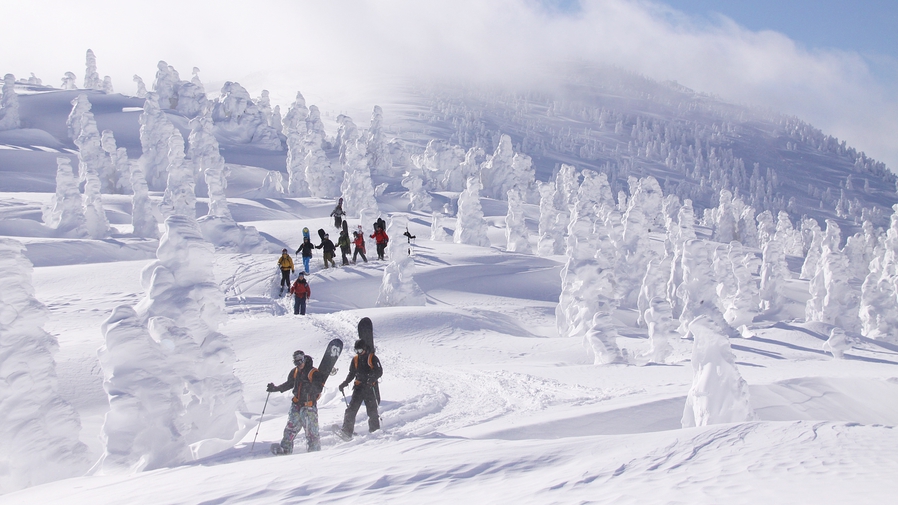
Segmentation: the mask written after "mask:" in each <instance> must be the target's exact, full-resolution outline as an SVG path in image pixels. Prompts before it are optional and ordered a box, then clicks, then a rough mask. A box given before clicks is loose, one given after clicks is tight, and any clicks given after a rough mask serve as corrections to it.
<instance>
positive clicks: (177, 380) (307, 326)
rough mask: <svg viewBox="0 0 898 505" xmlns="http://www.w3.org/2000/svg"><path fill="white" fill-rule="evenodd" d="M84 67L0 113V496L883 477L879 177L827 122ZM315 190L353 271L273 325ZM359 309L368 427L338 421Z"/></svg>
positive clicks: (292, 493)
mask: <svg viewBox="0 0 898 505" xmlns="http://www.w3.org/2000/svg"><path fill="white" fill-rule="evenodd" d="M92 55H93V53H92V52H89V53H88V61H87V63H88V65H87V66H88V72H87V75H86V78H85V80H84V82H81V81H80V79H79V80H78V82H75V81H74V80H70V81H67V82H66V83H64V86H63V87H65V88H67V89H58V88H53V87H49V86H45V85H43V84H41V83H40V82H37V81H36V80H35V79H34V78H33V79H32V81H31V82H27V81H18V82H16V81H15V78H14V77H12V76H7V78H6V80H5V85H4V87H3V91H2V99H0V105H2V108H0V126H2V131H0V272H2V274H3V275H2V278H3V289H2V290H0V378H2V382H0V383H2V384H4V387H2V388H0V493H3V497H2V501H3V502H4V503H45V502H50V501H59V500H69V501H74V502H76V503H82V502H90V503H212V502H214V503H237V502H239V503H244V502H247V503H296V502H305V501H309V502H312V503H318V502H341V503H343V502H347V503H348V502H357V501H359V500H367V501H371V502H373V503H421V502H436V503H442V502H455V501H458V500H468V501H471V500H474V501H476V502H477V503H481V502H482V503H572V502H595V503H631V502H632V503H672V502H680V503H722V502H726V503H758V502H762V501H764V502H769V503H796V502H799V503H843V502H848V501H849V500H851V501H855V502H860V503H889V502H891V500H892V498H890V497H892V496H894V495H895V493H896V492H898V486H896V484H895V483H894V479H893V478H892V476H893V475H894V474H895V472H896V471H898V434H896V432H895V429H894V426H895V425H896V423H898V402H896V401H894V399H895V398H898V259H896V258H898V215H893V210H892V205H894V204H896V203H898V195H896V178H895V176H894V175H893V174H892V173H891V172H890V171H889V170H888V169H887V168H886V167H885V166H884V165H883V164H881V163H878V162H876V161H875V160H872V159H869V158H867V157H866V156H865V155H864V154H863V153H858V152H856V151H855V150H854V149H852V148H851V147H850V146H849V145H848V144H847V143H846V142H843V141H841V140H837V139H834V138H832V137H829V136H827V135H825V134H824V133H823V132H820V131H819V130H816V129H814V128H813V127H812V126H810V125H808V124H806V123H803V122H802V121H801V120H800V119H797V118H788V117H783V116H780V115H778V114H776V113H774V112H770V111H760V110H756V109H751V108H747V107H743V106H738V105H732V104H726V103H723V102H722V101H721V100H719V99H717V98H715V97H711V96H707V95H703V94H702V93H699V92H695V91H692V90H689V89H686V88H684V87H682V86H679V85H677V84H676V83H657V82H653V81H650V80H647V79H644V78H642V77H639V76H633V75H629V74H625V73H623V72H620V71H616V70H596V69H576V70H570V74H569V75H570V77H569V78H568V79H567V82H568V84H567V85H566V86H565V87H562V88H558V87H549V86H546V87H544V88H542V89H532V90H528V91H523V90H510V89H486V88H472V87H467V86H466V85H464V84H463V83H457V84H445V83H443V84H435V83H429V84H426V85H425V84H416V85H411V86H408V87H405V88H401V89H397V92H396V96H395V98H394V100H392V101H391V102H390V103H380V104H374V103H372V104H370V109H369V110H371V111H372V112H371V116H370V117H368V116H367V115H366V116H359V115H358V114H355V117H354V118H353V117H349V116H348V115H347V114H346V113H340V114H338V112H340V111H331V110H319V108H318V107H316V106H315V105H314V104H311V103H306V100H305V98H304V97H303V96H302V94H301V93H298V94H297V95H296V98H295V100H294V101H293V102H291V103H284V104H273V103H271V101H270V100H269V99H268V92H267V91H263V90H252V91H251V92H250V91H247V90H246V89H245V88H243V87H242V86H240V85H239V84H238V83H231V82H229V83H226V84H225V85H224V86H223V87H222V89H221V91H220V92H219V91H218V90H211V89H206V87H205V86H204V85H203V83H202V82H201V80H200V78H199V74H198V71H196V70H195V71H194V72H193V77H192V79H190V80H187V79H182V78H181V77H180V76H179V75H178V73H177V71H175V69H173V68H172V67H169V66H168V65H167V64H165V63H164V62H160V64H159V67H158V72H157V73H156V79H155V80H153V81H152V82H151V81H149V80H148V81H147V83H146V84H144V83H143V81H140V82H137V81H136V85H135V86H134V87H135V88H136V89H137V91H136V92H135V93H134V94H135V95H138V94H139V95H141V96H140V97H139V98H138V97H137V96H129V95H126V94H119V93H112V92H110V90H109V89H108V87H107V88H105V89H104V83H103V82H102V80H100V79H99V77H98V74H97V75H94V73H95V71H96V68H95V65H96V61H95V60H91V58H92ZM91 61H93V65H94V67H91ZM91 68H93V72H92V71H91ZM109 86H111V84H109ZM141 86H142V88H141ZM85 88H90V89H85ZM120 89H122V88H120ZM337 198H342V199H343V201H344V203H343V205H344V208H345V210H346V211H347V216H346V218H347V221H348V224H349V230H350V233H351V232H352V231H353V230H355V229H356V227H357V226H360V227H361V228H362V230H363V232H364V236H365V237H366V239H367V259H368V261H367V262H363V261H362V260H361V259H359V260H358V262H355V263H350V264H348V265H341V258H340V254H339V250H338V254H337V257H336V262H337V265H338V267H337V268H325V264H324V262H323V261H322V254H321V250H320V249H319V250H315V251H314V253H313V259H312V261H311V269H310V270H311V272H310V274H309V275H308V276H307V278H308V282H309V286H310V289H311V297H310V300H309V302H308V308H307V310H308V313H307V315H304V316H300V315H293V308H294V307H293V300H292V298H291V297H290V296H289V295H288V296H286V297H284V296H281V290H280V289H279V286H278V282H279V279H280V273H279V272H278V267H277V261H278V256H279V252H280V251H281V249H282V248H286V249H287V250H288V252H289V253H290V255H291V256H292V257H293V260H294V262H295V264H296V267H297V268H296V270H297V271H299V270H300V269H301V268H302V261H301V258H300V257H299V255H298V254H294V251H296V249H297V247H299V245H300V243H301V242H302V236H303V232H302V229H303V228H304V227H307V228H309V229H310V230H312V233H311V235H312V241H313V242H314V243H315V244H318V242H319V239H318V237H317V234H316V233H315V231H317V230H319V229H322V230H323V231H325V232H327V233H328V234H330V237H331V239H332V240H334V241H335V242H336V239H337V236H338V235H339V233H340V230H339V229H338V228H337V227H335V226H334V221H333V218H332V217H331V212H332V210H333V209H334V206H335V205H336V200H337ZM377 218H383V219H384V220H385V222H386V223H387V229H386V231H387V233H388V234H389V235H390V242H389V245H388V247H387V248H386V251H385V253H386V258H385V259H384V260H379V259H377V253H376V250H375V244H374V241H373V240H372V239H370V238H367V237H370V236H371V235H373V234H374V226H373V224H374V222H375V220H376V219H377ZM406 232H407V234H408V236H404V235H403V234H404V233H406ZM295 278H296V276H295V274H294V275H293V276H292V277H291V280H293V279H295ZM363 317H370V318H371V319H372V321H373V324H374V331H375V344H376V347H377V355H378V357H379V358H380V360H381V362H382V363H383V367H384V376H383V378H382V379H381V381H380V385H379V387H380V390H381V395H382V402H381V404H380V407H379V413H380V417H381V423H382V429H381V430H379V431H375V432H373V433H368V432H367V430H365V426H366V419H367V417H366V414H365V413H364V412H362V411H360V413H359V417H358V419H357V423H356V437H355V438H354V439H352V440H351V441H349V442H344V441H342V440H341V439H340V438H338V437H337V436H336V434H335V433H334V431H333V427H334V426H337V425H338V423H340V422H342V419H343V412H344V409H345V407H346V404H345V403H344V401H345V400H344V397H343V396H342V395H341V393H340V391H338V389H337V386H338V384H339V381H340V380H341V379H342V377H343V376H344V374H345V373H346V371H347V370H348V369H349V366H350V355H351V349H352V345H353V343H354V342H355V340H356V338H357V335H356V325H357V323H358V321H359V320H360V319H361V318H363ZM333 338H340V339H342V341H343V345H344V347H343V348H344V353H343V355H342V356H341V357H340V359H339V360H338V362H337V365H336V366H337V367H338V368H339V371H338V372H337V374H336V376H335V377H332V378H330V380H329V381H328V382H327V384H326V386H325V389H324V391H323V393H322V395H321V397H320V399H319V400H318V418H319V422H320V429H321V445H322V450H321V452H313V453H305V450H304V444H301V443H297V449H296V453H295V454H293V455H288V456H273V455H272V454H271V453H270V452H269V446H271V444H272V443H276V442H279V441H280V439H281V436H282V433H283V429H284V425H285V424H286V422H287V416H288V411H289V410H290V407H291V398H290V394H280V393H273V394H270V395H269V394H268V393H266V384H267V383H269V382H274V383H278V384H279V383H280V382H281V381H283V380H284V377H286V376H287V373H288V372H289V371H290V370H291V369H292V367H293V364H292V360H291V356H292V354H293V352H294V351H295V350H297V349H301V350H303V351H304V352H305V353H306V354H307V355H309V356H312V357H313V358H314V360H315V362H316V363H317V362H318V360H319V359H320V358H321V357H322V353H323V352H324V349H325V346H326V345H327V343H328V341H330V340H331V339H333ZM347 393H348V390H347ZM263 409H264V416H262V412H263ZM257 430H258V436H257V437H256V433H257ZM303 436H304V435H303V434H300V435H299V437H300V439H301V438H302V437H303ZM254 440H255V443H254Z"/></svg>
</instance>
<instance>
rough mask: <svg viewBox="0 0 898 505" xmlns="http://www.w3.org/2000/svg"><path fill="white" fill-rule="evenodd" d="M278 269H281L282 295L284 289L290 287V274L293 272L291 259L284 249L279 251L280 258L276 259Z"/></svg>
mask: <svg viewBox="0 0 898 505" xmlns="http://www.w3.org/2000/svg"><path fill="white" fill-rule="evenodd" d="M278 267H280V269H281V294H284V287H289V286H290V273H291V272H294V271H295V269H294V268H293V258H291V257H290V253H289V252H287V250H286V249H284V250H283V251H281V257H280V258H278Z"/></svg>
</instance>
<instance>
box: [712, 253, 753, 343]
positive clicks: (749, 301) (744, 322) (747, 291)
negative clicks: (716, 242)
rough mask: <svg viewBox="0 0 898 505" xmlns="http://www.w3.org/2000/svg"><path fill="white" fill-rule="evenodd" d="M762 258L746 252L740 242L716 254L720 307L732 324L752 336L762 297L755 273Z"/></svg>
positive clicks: (725, 317)
mask: <svg viewBox="0 0 898 505" xmlns="http://www.w3.org/2000/svg"><path fill="white" fill-rule="evenodd" d="M760 265H761V260H759V259H758V257H757V256H756V255H755V253H753V252H746V251H745V250H744V248H743V246H742V244H741V243H740V242H736V241H733V242H730V243H729V245H728V246H727V247H726V248H723V247H718V248H717V250H716V251H715V254H714V271H715V276H716V277H717V281H718V284H717V296H718V300H719V303H718V306H719V307H720V309H721V311H722V312H723V318H724V319H725V320H726V322H727V323H729V325H730V326H732V327H733V328H736V329H737V330H739V332H740V333H741V334H742V335H743V336H749V333H748V325H749V324H750V323H751V322H752V321H753V320H754V318H755V316H756V315H757V314H758V312H759V311H760V307H761V298H760V294H759V291H758V283H757V281H755V279H754V277H753V276H754V274H756V273H757V272H758V268H759V267H760Z"/></svg>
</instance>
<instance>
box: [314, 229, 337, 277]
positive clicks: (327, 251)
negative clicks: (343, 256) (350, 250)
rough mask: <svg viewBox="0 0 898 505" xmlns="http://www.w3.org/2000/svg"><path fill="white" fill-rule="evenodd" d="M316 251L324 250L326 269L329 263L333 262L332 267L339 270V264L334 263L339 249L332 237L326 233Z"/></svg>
mask: <svg viewBox="0 0 898 505" xmlns="http://www.w3.org/2000/svg"><path fill="white" fill-rule="evenodd" d="M315 249H324V268H327V262H328V261H330V262H331V266H333V267H334V268H337V263H336V262H335V261H334V253H335V252H337V248H336V247H334V243H333V242H331V239H330V235H328V234H327V233H325V234H324V238H322V239H321V244H320V245H316V246H315Z"/></svg>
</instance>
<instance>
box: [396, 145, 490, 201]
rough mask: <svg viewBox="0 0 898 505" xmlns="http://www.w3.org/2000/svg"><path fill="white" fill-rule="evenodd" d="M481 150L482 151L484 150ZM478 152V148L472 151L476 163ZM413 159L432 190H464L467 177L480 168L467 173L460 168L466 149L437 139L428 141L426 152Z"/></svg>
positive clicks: (427, 185)
mask: <svg viewBox="0 0 898 505" xmlns="http://www.w3.org/2000/svg"><path fill="white" fill-rule="evenodd" d="M479 152H481V153H482V150H480V151H479ZM477 153H478V151H477V150H474V151H471V152H470V154H471V156H472V157H473V159H472V162H474V163H475V164H476V161H474V160H476V158H477ZM412 161H413V163H414V167H415V169H417V170H419V171H420V172H421V178H423V179H424V180H425V181H426V184H425V187H428V188H430V189H432V190H448V191H462V190H464V188H465V183H466V181H467V177H470V176H471V175H474V172H476V170H477V168H478V167H474V172H472V173H466V171H465V170H462V169H461V168H460V166H461V164H462V162H464V161H465V150H464V149H463V148H461V147H459V146H453V145H449V144H448V143H447V142H445V141H442V140H437V139H432V140H431V141H430V142H428V143H427V146H426V147H425V148H424V152H423V153H422V154H421V155H419V156H415V157H413V159H412ZM469 168H470V167H469Z"/></svg>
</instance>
